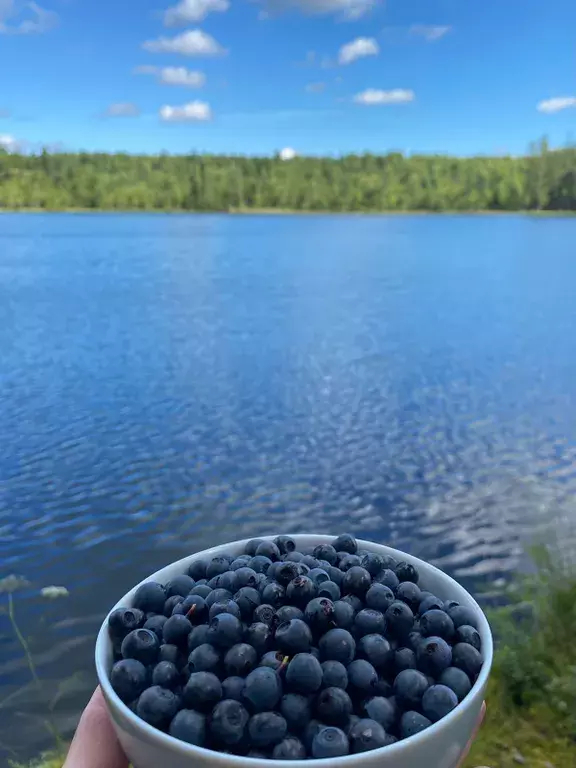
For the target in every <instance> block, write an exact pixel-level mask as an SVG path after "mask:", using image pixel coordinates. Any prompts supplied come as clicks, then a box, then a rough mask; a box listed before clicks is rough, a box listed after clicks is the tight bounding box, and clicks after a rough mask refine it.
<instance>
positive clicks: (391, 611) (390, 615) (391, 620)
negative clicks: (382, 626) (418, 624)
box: [384, 600, 414, 640]
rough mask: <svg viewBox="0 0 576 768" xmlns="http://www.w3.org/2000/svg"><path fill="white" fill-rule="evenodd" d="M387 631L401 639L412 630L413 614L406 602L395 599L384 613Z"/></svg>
mask: <svg viewBox="0 0 576 768" xmlns="http://www.w3.org/2000/svg"><path fill="white" fill-rule="evenodd" d="M384 616H385V618H386V626H387V628H388V633H389V634H390V635H392V637H395V638H397V639H398V640H402V639H403V638H404V637H407V635H408V634H409V633H410V632H411V631H412V627H413V626H414V614H413V613H412V611H411V610H410V608H409V606H407V605H406V603H402V602H401V601H399V600H395V601H394V602H393V603H392V605H391V606H390V608H388V610H387V611H386V613H385V614H384Z"/></svg>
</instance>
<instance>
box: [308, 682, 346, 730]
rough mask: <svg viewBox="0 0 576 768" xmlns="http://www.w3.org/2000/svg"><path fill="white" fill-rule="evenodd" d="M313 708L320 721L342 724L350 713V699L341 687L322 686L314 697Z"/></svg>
mask: <svg viewBox="0 0 576 768" xmlns="http://www.w3.org/2000/svg"><path fill="white" fill-rule="evenodd" d="M315 709H316V715H317V716H318V718H319V720H320V721H321V722H323V723H326V724H327V725H338V726H344V725H346V723H347V722H348V718H349V717H350V715H351V714H352V700H351V699H350V696H348V694H347V693H346V691H343V690H342V688H324V690H322V691H320V693H319V694H318V696H317V697H316V702H315Z"/></svg>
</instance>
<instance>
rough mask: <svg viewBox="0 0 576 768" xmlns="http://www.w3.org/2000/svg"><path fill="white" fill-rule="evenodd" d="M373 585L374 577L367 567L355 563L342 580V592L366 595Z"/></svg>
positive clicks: (359, 595) (360, 595)
mask: <svg viewBox="0 0 576 768" xmlns="http://www.w3.org/2000/svg"><path fill="white" fill-rule="evenodd" d="M371 585H372V578H371V576H370V574H369V573H368V571H367V570H366V568H362V567H361V566H359V565H353V566H352V568H350V569H349V570H348V571H346V573H345V574H344V578H343V580H342V592H343V593H344V594H346V595H357V596H358V597H364V596H365V595H366V592H367V591H368V590H369V589H370V586H371Z"/></svg>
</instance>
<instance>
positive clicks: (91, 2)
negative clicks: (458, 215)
mask: <svg viewBox="0 0 576 768" xmlns="http://www.w3.org/2000/svg"><path fill="white" fill-rule="evenodd" d="M0 73H1V74H0V142H2V143H3V144H4V146H8V147H16V146H17V145H18V143H20V144H21V146H26V147H29V148H31V149H35V148H37V147H39V146H40V145H47V146H61V147H63V148H66V149H74V150H76V149H87V150H103V151H117V150H122V151H128V152H159V151H168V152H171V153H178V152H189V151H208V152H230V153H246V154H268V153H272V152H274V151H277V150H278V149H280V148H282V147H294V148H295V149H296V151H297V152H301V153H304V154H307V153H310V154H341V153H346V152H360V151H365V150H369V151H373V152H385V151H388V150H391V149H397V150H401V151H406V152H434V151H439V152H450V153H454V154H465V155H469V154H475V153H503V152H506V153H508V152H509V153H514V154H516V153H521V152H523V151H525V150H526V148H527V146H528V144H529V142H530V141H532V140H534V139H537V138H538V137H540V136H542V135H544V134H546V135H547V136H548V137H549V139H550V141H551V143H552V144H553V145H558V144H563V143H565V142H566V141H567V140H568V139H574V140H576V2H574V0H548V2H547V3H544V4H543V3H541V2H538V3H537V2H535V0H482V1H480V0H476V1H473V0H386V2H384V0H115V2H112V0H39V2H38V3H36V2H29V1H28V0H0Z"/></svg>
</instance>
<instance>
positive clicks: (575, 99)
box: [536, 96, 576, 115]
mask: <svg viewBox="0 0 576 768" xmlns="http://www.w3.org/2000/svg"><path fill="white" fill-rule="evenodd" d="M570 107H576V96H557V97H556V98H554V99H546V100H545V101H540V102H539V103H538V104H537V106H536V109H537V110H538V112H544V113H545V114H547V115H552V114H554V112H561V111H562V110H563V109H569V108H570Z"/></svg>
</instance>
